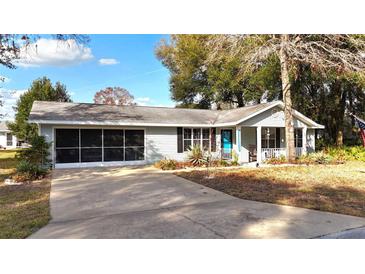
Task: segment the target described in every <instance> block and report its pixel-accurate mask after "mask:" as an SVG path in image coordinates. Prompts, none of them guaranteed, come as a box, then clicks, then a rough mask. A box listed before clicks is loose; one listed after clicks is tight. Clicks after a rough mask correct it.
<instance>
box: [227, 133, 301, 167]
mask: <svg viewBox="0 0 365 274" xmlns="http://www.w3.org/2000/svg"><path fill="white" fill-rule="evenodd" d="M223 131H226V130H224V129H222V137H221V139H222V140H221V142H222V146H221V147H222V157H223V158H230V157H232V154H233V153H236V155H237V156H238V158H239V162H240V163H248V162H258V163H261V162H263V161H265V160H267V159H270V158H280V157H285V156H286V145H285V128H284V127H261V126H257V127H249V126H237V127H236V128H235V129H232V134H233V136H232V138H231V140H232V146H231V151H229V149H228V150H227V146H226V145H225V143H226V142H227V140H226V139H225V138H226V136H225V134H223ZM303 137H304V138H303ZM294 138H295V140H294V142H295V150H296V156H297V157H299V156H301V155H303V154H306V153H307V151H308V144H307V139H308V136H307V128H306V127H302V128H295V131H294ZM230 152H231V153H230Z"/></svg>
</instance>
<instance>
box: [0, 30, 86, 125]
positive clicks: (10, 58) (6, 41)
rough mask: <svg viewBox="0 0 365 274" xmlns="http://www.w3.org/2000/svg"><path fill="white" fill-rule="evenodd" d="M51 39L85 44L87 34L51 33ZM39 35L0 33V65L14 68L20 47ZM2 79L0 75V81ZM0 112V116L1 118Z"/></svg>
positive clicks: (28, 43)
mask: <svg viewBox="0 0 365 274" xmlns="http://www.w3.org/2000/svg"><path fill="white" fill-rule="evenodd" d="M52 37H53V39H56V40H59V41H67V40H74V41H76V43H78V44H86V43H88V42H89V40H90V39H89V36H87V35H80V34H53V35H52ZM40 38H41V36H40V35H35V34H0V65H3V66H5V67H7V68H9V69H15V68H16V66H15V64H14V61H15V60H17V59H19V58H20V52H21V48H25V49H26V50H27V48H28V47H29V45H30V44H31V43H34V42H36V41H37V40H38V39H40ZM2 81H4V79H3V78H2V77H0V82H2ZM2 99H3V96H2V95H1V94H0V107H2V106H3V104H4V102H3V100H2ZM3 116H4V115H3V114H0V118H3Z"/></svg>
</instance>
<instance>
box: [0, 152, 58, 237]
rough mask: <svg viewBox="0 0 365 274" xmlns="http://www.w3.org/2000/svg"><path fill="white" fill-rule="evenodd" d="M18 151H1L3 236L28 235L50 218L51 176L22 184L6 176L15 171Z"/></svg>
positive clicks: (0, 221)
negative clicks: (8, 180)
mask: <svg viewBox="0 0 365 274" xmlns="http://www.w3.org/2000/svg"><path fill="white" fill-rule="evenodd" d="M15 155H16V151H11V150H1V151H0V238H25V237H27V236H29V235H31V234H32V233H33V232H35V231H36V230H38V229H39V228H41V227H42V226H44V225H46V224H47V223H48V221H49V220H50V213H49V193H50V185H51V184H50V179H49V178H45V179H43V180H41V181H36V182H32V183H29V184H24V185H20V186H8V185H5V184H4V180H5V179H6V178H8V177H9V176H11V175H12V174H14V173H15V166H16V159H15Z"/></svg>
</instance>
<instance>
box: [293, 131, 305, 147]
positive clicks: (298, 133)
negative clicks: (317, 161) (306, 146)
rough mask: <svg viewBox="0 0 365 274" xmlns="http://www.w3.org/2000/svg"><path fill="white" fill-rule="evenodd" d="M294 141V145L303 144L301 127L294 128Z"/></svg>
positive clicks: (300, 145)
mask: <svg viewBox="0 0 365 274" xmlns="http://www.w3.org/2000/svg"><path fill="white" fill-rule="evenodd" d="M294 142H295V147H302V146H303V131H302V129H301V128H296V129H295V130H294Z"/></svg>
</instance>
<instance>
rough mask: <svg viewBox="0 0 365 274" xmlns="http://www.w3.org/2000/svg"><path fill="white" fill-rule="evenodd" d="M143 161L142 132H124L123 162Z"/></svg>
mask: <svg viewBox="0 0 365 274" xmlns="http://www.w3.org/2000/svg"><path fill="white" fill-rule="evenodd" d="M140 160H144V131H143V130H125V161H140Z"/></svg>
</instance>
